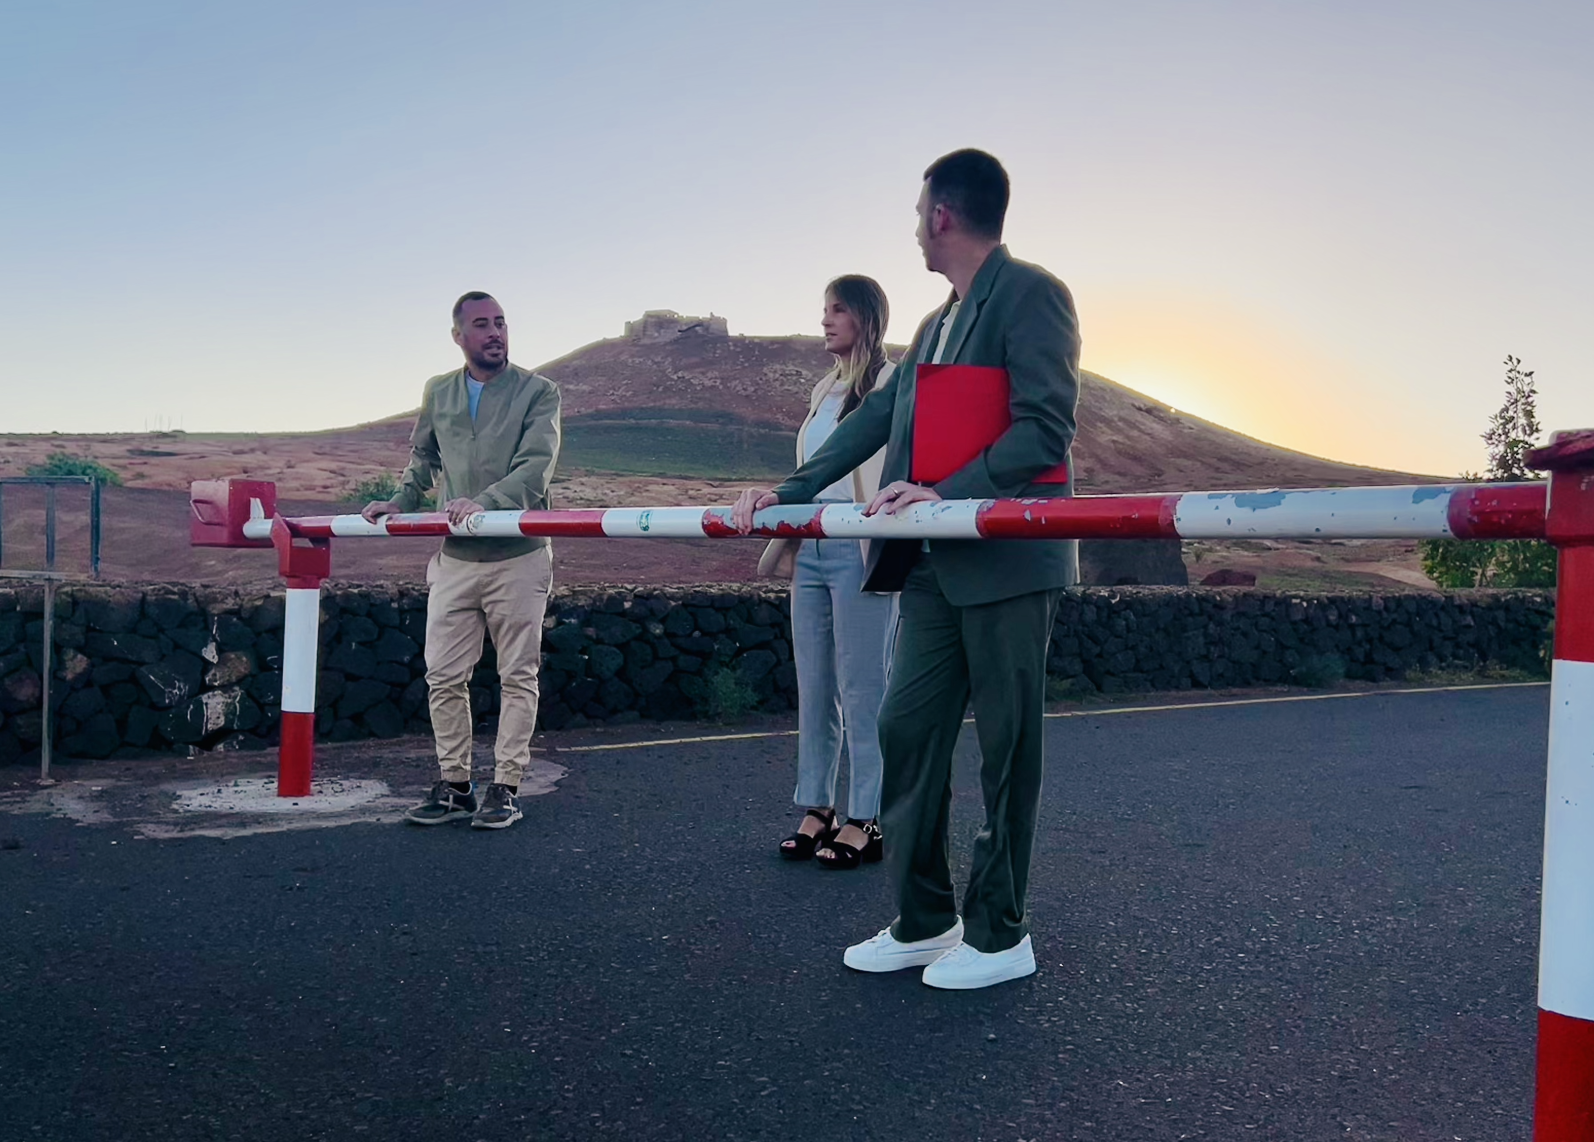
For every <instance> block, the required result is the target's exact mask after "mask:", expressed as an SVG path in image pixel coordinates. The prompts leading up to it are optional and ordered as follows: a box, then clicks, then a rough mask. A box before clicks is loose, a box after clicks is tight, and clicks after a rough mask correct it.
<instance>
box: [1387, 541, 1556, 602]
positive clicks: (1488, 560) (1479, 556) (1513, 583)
mask: <svg viewBox="0 0 1594 1142" xmlns="http://www.w3.org/2000/svg"><path fill="white" fill-rule="evenodd" d="M1417 547H1418V550H1419V552H1420V553H1421V555H1422V573H1423V574H1424V575H1426V576H1428V578H1430V579H1432V580H1433V581H1434V582H1435V583H1437V584H1438V585H1439V586H1441V587H1443V588H1445V589H1446V590H1452V591H1453V590H1458V589H1466V588H1469V587H1553V586H1555V560H1556V553H1555V548H1554V547H1553V546H1552V545H1551V544H1548V543H1545V542H1544V541H1543V540H1541V539H1500V540H1481V539H1425V540H1423V541H1422V542H1421V543H1419V544H1418V545H1417Z"/></svg>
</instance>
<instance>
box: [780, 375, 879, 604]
mask: <svg viewBox="0 0 1594 1142" xmlns="http://www.w3.org/2000/svg"><path fill="white" fill-rule="evenodd" d="M895 368H896V365H894V364H893V363H892V362H890V361H887V362H886V363H885V364H884V365H883V366H882V367H881V369H880V372H879V374H878V375H877V376H876V377H875V379H874V388H879V387H880V386H881V385H884V384H885V383H886V382H887V381H889V380H890V379H891V371H892V370H893V369H895ZM839 379H840V376H839V370H837V369H831V370H830V372H828V373H826V374H825V375H824V376H823V377H821V378H820V380H819V383H818V384H817V385H815V386H814V391H813V392H812V393H811V394H809V397H808V415H807V416H805V417H804V418H803V422H802V426H801V427H800V428H798V429H797V464H798V466H799V467H801V466H802V464H803V463H804V462H805V461H806V460H807V459H808V456H809V449H808V447H807V441H808V433H809V430H810V428H811V427H813V426H814V422H815V418H816V417H817V416H818V415H819V410H820V406H822V405H823V404H824V403H825V398H826V397H827V396H829V395H830V393H831V390H832V389H834V388H835V387H836V382H837V381H838V380H839ZM834 428H835V424H834V423H831V424H827V425H825V426H823V430H824V432H825V435H826V436H828V435H830V431H831V430H832V429H834ZM816 451H817V449H816ZM885 462H886V450H885V449H884V448H882V449H880V451H878V452H876V453H875V454H874V455H873V456H871V457H869V459H867V460H865V461H864V462H863V463H862V464H859V465H858V466H857V467H856V468H854V469H853V470H852V473H851V479H852V500H853V502H854V503H859V504H866V503H868V502H869V501H870V500H872V499H874V498H875V496H876V495H877V494H879V491H880V472H881V470H882V469H883V468H884V467H885ZM841 484H842V481H840V480H838V481H836V483H835V484H832V485H831V486H830V487H829V488H826V489H825V492H831V491H833V490H844V489H843V488H842V487H841ZM822 495H823V493H822ZM858 542H859V543H860V544H863V543H868V542H869V541H868V540H866V539H862V540H859V541H858ZM800 546H802V540H800V539H772V540H770V541H769V545H768V546H767V547H765V548H764V554H763V555H762V556H761V557H760V558H759V560H758V573H759V574H760V575H768V576H771V577H773V578H778V579H790V578H791V576H792V572H793V571H794V570H795V569H796V565H797V549H798V548H799V547H800ZM867 554H868V553H867V551H865V555H866V556H867Z"/></svg>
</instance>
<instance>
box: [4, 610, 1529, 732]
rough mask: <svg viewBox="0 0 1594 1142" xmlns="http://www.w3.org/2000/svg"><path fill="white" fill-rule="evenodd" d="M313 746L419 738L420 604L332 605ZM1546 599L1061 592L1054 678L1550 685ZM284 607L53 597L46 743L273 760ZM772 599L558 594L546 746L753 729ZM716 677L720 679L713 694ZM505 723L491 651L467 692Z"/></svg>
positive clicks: (787, 701)
mask: <svg viewBox="0 0 1594 1142" xmlns="http://www.w3.org/2000/svg"><path fill="white" fill-rule="evenodd" d="M43 605H44V592H43V589H42V588H41V587H39V586H36V585H27V586H22V587H16V588H0V762H12V761H17V760H27V759H29V758H30V757H32V756H36V754H37V750H38V746H39V742H40V737H41V733H42V724H43V720H42V712H41V707H40V699H41V692H42V684H41V678H40V673H39V672H40V670H41V668H42V646H41V638H42V633H43ZM321 615H322V618H321V632H320V634H321V651H320V661H319V666H320V675H319V684H318V690H317V706H318V713H317V729H318V732H319V733H320V734H321V736H322V737H323V738H326V739H330V740H333V741H346V740H352V739H355V738H363V737H372V736H375V737H394V736H397V735H399V734H402V733H406V732H412V733H425V732H429V729H430V727H429V723H428V714H427V706H426V683H425V680H424V677H423V675H424V673H425V667H424V664H423V661H422V647H423V645H424V642H425V633H426V597H425V594H424V592H421V591H417V590H412V589H402V588H386V587H376V588H347V587H346V588H341V589H332V590H328V591H326V592H324V593H323V595H322V609H321ZM1552 616H1553V600H1552V598H1551V596H1549V595H1547V594H1541V593H1536V592H1461V593H1457V594H1452V595H1445V596H1441V595H1422V594H1394V595H1371V594H1368V595H1316V596H1307V595H1273V594H1268V593H1265V592H1260V591H1254V590H1210V589H1205V590H1204V589H1182V588H1157V587H1118V588H1086V589H1080V590H1075V591H1071V592H1069V593H1068V595H1067V596H1066V598H1065V599H1064V602H1063V604H1062V608H1061V612H1060V615H1059V618H1058V622H1057V626H1056V629H1055V630H1054V631H1053V638H1052V648H1051V657H1050V661H1049V663H1048V669H1049V671H1050V673H1051V674H1052V675H1053V676H1054V678H1055V679H1056V680H1057V681H1056V684H1055V685H1056V688H1057V690H1058V691H1060V692H1074V693H1080V694H1086V693H1097V692H1100V693H1107V694H1111V693H1123V692H1129V691H1137V690H1181V689H1190V688H1192V687H1193V688H1207V687H1236V686H1253V685H1265V684H1275V683H1286V682H1290V681H1292V680H1293V679H1296V678H1298V677H1301V676H1302V670H1303V666H1309V665H1310V664H1312V663H1313V662H1321V661H1322V660H1324V659H1332V660H1334V661H1335V662H1336V663H1337V664H1339V665H1342V666H1343V669H1344V672H1345V675H1346V676H1347V677H1349V678H1353V679H1365V680H1369V681H1383V680H1386V679H1400V678H1403V677H1405V676H1406V674H1407V673H1408V672H1410V671H1414V670H1434V669H1438V668H1456V667H1459V668H1464V669H1471V668H1476V667H1480V666H1484V665H1498V666H1505V667H1516V668H1523V669H1532V670H1536V669H1540V668H1541V659H1540V655H1541V651H1542V647H1543V644H1544V634H1545V630H1546V627H1547V626H1548V624H1549V622H1550V620H1551V618H1552ZM282 623H283V599H282V596H281V595H280V594H277V595H270V596H266V597H258V596H256V597H243V596H239V595H237V594H234V593H231V592H226V591H205V590H197V591H196V590H192V589H188V588H184V587H166V586H156V587H137V588H135V587H107V586H100V585H94V586H76V587H66V588H62V589H61V590H60V591H59V592H58V593H57V596H56V602H55V651H54V654H55V670H54V673H55V678H54V681H53V683H52V690H51V699H52V704H54V705H55V707H56V742H57V744H58V749H59V751H60V752H61V753H62V754H64V755H66V756H74V757H87V758H102V757H110V756H113V755H114V756H141V755H146V754H147V753H149V752H150V751H155V752H174V751H181V752H186V751H187V750H189V749H190V748H198V749H243V748H260V747H263V746H266V745H269V744H271V743H272V742H274V741H275V734H276V728H277V723H278V720H279V717H280V709H279V701H280V693H281V685H282V675H281V666H282ZM790 635H791V631H790V619H789V608H788V606H787V602H786V596H785V592H784V591H779V590H773V589H759V588H738V589H726V590H713V589H703V590H679V591H668V590H662V591H597V592H573V593H565V594H561V595H559V596H557V597H556V598H555V600H554V601H553V603H552V605H551V606H550V608H549V613H548V621H547V627H546V630H545V633H544V636H543V652H544V660H543V675H542V693H543V698H542V708H541V716H540V724H541V726H542V727H543V728H545V729H566V728H573V727H579V726H584V725H593V724H597V723H608V724H617V723H622V722H626V721H635V720H638V719H641V718H648V719H667V718H691V717H694V716H700V715H701V714H702V713H703V712H704V711H705V709H707V708H710V701H709V700H710V697H711V695H710V692H711V691H719V692H721V693H723V691H724V690H725V689H726V688H727V686H729V687H730V688H731V689H733V690H734V691H735V692H736V693H738V694H740V695H741V696H742V698H743V699H744V700H745V701H747V702H753V701H756V702H757V704H758V705H759V707H760V708H762V709H765V710H785V709H789V708H791V707H792V705H793V703H794V701H795V698H796V683H797V677H796V670H795V668H794V666H793V665H792V661H791V641H790ZM716 676H719V677H716ZM471 689H472V697H473V704H474V708H475V710H476V713H477V717H478V719H479V720H480V721H481V722H483V723H491V722H492V721H493V719H494V718H495V715H496V711H497V676H496V674H495V673H494V672H493V657H492V650H491V647H490V646H489V648H488V650H487V653H486V657H485V658H484V661H483V663H482V665H481V666H480V668H478V670H477V672H476V675H475V677H474V679H473V681H472V688H471Z"/></svg>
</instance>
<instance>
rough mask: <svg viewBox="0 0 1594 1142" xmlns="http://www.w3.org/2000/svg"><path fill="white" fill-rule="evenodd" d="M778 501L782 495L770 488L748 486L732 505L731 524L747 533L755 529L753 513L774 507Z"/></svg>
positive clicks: (743, 533)
mask: <svg viewBox="0 0 1594 1142" xmlns="http://www.w3.org/2000/svg"><path fill="white" fill-rule="evenodd" d="M778 503H780V497H779V496H777V495H775V493H774V492H772V491H770V490H769V489H768V488H748V489H747V490H746V491H744V492H743V493H742V494H741V495H739V496H737V497H736V503H734V504H733V505H731V526H732V527H734V528H735V529H736V530H737V531H738V532H740V533H741V534H742V535H746V534H747V533H748V532H750V531H752V530H753V513H754V512H761V511H763V510H764V509H765V508H772V507H774V506H775V505H776V504H778Z"/></svg>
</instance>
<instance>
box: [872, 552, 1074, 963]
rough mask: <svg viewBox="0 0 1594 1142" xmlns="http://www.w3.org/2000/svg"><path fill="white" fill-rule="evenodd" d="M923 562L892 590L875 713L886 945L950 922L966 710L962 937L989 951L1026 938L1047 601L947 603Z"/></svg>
mask: <svg viewBox="0 0 1594 1142" xmlns="http://www.w3.org/2000/svg"><path fill="white" fill-rule="evenodd" d="M934 560H935V557H934V555H933V553H932V554H926V555H923V556H921V557H920V559H919V562H918V564H917V565H916V566H915V567H914V569H913V570H912V571H911V572H910V573H909V574H908V578H907V581H906V582H905V583H904V584H903V588H902V601H901V620H900V622H901V626H900V627H899V629H898V632H897V643H896V652H895V654H894V656H893V658H892V664H891V679H890V683H889V685H888V686H887V689H886V696H885V701H884V704H883V705H882V706H881V709H880V751H881V755H882V759H883V762H884V784H883V788H882V799H881V815H880V824H881V829H882V831H883V833H884V834H885V843H886V860H887V862H888V867H889V869H890V872H891V876H892V879H893V881H894V883H895V886H896V890H897V904H898V909H899V912H898V915H897V918H896V920H895V921H894V922H893V923H892V925H891V933H892V935H893V936H894V937H895V938H896V939H898V940H902V941H905V942H908V941H914V940H924V939H928V938H929V937H931V936H938V935H940V934H941V933H943V932H945V931H946V930H947V929H949V928H951V927H952V925H953V924H955V923H956V922H957V915H958V912H957V897H956V894H955V893H954V891H953V887H952V867H951V861H950V859H949V855H948V848H947V827H948V822H949V813H950V809H951V805H952V751H953V749H954V747H955V746H956V745H957V738H958V733H959V731H960V730H961V729H962V724H963V713H964V711H965V710H966V709H967V708H968V707H969V706H970V704H971V702H972V705H973V709H974V723H975V728H976V731H977V733H978V735H979V743H980V753H981V756H982V761H981V764H980V786H981V788H982V790H983V792H984V794H985V827H984V828H983V829H981V830H980V833H979V836H978V837H976V838H975V841H974V852H973V859H972V864H971V868H970V870H969V884H968V890H967V891H966V892H965V893H964V896H963V925H964V936H963V939H964V941H965V942H967V943H968V944H969V945H970V946H971V947H973V948H975V949H976V950H977V951H981V952H1000V951H1005V950H1006V949H1008V948H1011V947H1013V946H1014V945H1015V944H1017V943H1019V942H1020V941H1021V940H1022V939H1023V938H1024V936H1025V935H1026V933H1027V932H1028V931H1029V918H1028V915H1027V913H1026V912H1025V904H1024V902H1025V896H1026V895H1027V893H1028V890H1029V863H1030V854H1031V851H1032V850H1033V848H1034V843H1035V824H1036V818H1037V813H1038V810H1039V807H1040V794H1041V777H1042V770H1043V768H1044V766H1043V761H1042V750H1041V738H1042V732H1043V726H1044V721H1043V719H1044V716H1045V700H1046V650H1047V646H1048V644H1049V643H1050V641H1051V633H1052V624H1053V622H1054V621H1055V620H1056V617H1057V605H1058V601H1059V600H1060V599H1061V597H1062V591H1061V590H1050V591H1035V592H1031V593H1029V594H1024V595H1018V596H1016V597H1014V598H1009V599H1001V600H998V601H997V602H994V603H983V604H980V605H977V606H968V607H957V606H953V605H952V604H951V603H949V602H948V601H947V598H946V596H945V595H944V594H943V593H942V591H941V586H940V583H939V582H938V581H937V579H936V574H935V562H934Z"/></svg>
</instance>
